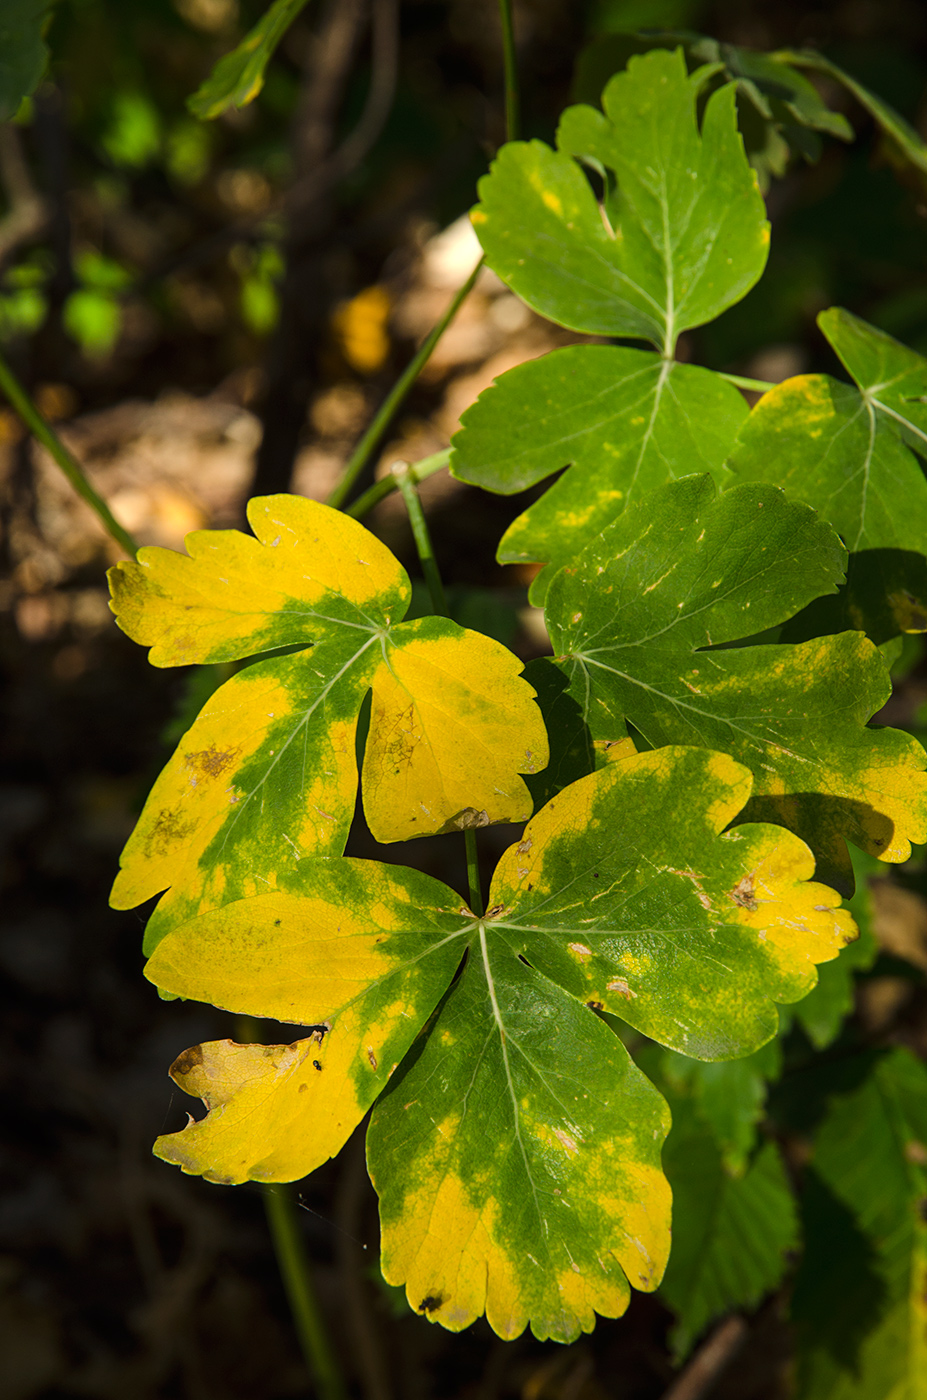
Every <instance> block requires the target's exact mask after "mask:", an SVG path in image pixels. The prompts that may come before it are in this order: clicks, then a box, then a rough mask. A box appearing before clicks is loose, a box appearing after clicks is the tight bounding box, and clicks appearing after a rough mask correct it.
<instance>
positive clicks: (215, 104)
mask: <svg viewBox="0 0 927 1400" xmlns="http://www.w3.org/2000/svg"><path fill="white" fill-rule="evenodd" d="M305 4H306V0H273V4H272V5H271V6H270V8H269V9H268V10H266V11H265V13H264V14H263V15H262V16H261V18H260V19H259V20H258V22H257V24H256V25H255V26H254V28H253V29H251V30H250V31H249V32H248V33H247V34H246V35H245V37H244V39H242V41H241V43H240V44H239V45H238V47H237V48H236V49H233V50H232V52H231V53H227V54H226V55H225V57H224V58H220V59H219V62H218V63H217V64H216V66H215V68H214V69H213V71H212V72H211V73H210V75H209V77H208V78H207V79H206V81H205V83H203V84H202V86H201V87H200V88H199V89H198V90H197V91H196V92H195V93H194V94H193V96H192V97H190V98H188V99H187V106H188V107H189V108H190V111H191V112H192V113H193V115H194V116H195V117H199V118H200V120H201V121H208V120H209V119H210V118H212V117H219V116H221V115H222V113H223V112H225V111H227V110H228V109H229V107H244V106H246V105H247V104H248V103H249V102H253V101H254V99H255V97H257V95H258V93H259V92H260V91H261V88H262V87H263V86H264V70H265V68H266V67H267V65H268V63H269V62H270V59H271V57H272V55H273V52H274V50H275V49H276V47H277V45H278V44H279V43H280V40H281V39H282V38H283V36H284V34H285V33H286V31H287V30H288V29H289V27H290V25H291V24H292V23H293V21H294V19H295V18H296V16H297V15H298V14H299V12H300V10H302V9H303V8H304V6H305Z"/></svg>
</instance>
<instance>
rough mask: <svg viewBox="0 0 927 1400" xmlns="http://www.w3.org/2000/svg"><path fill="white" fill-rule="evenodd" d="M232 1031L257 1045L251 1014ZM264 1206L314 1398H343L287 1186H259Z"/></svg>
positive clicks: (345, 1399) (345, 1393) (258, 1038)
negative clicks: (315, 1392)
mask: <svg viewBox="0 0 927 1400" xmlns="http://www.w3.org/2000/svg"><path fill="white" fill-rule="evenodd" d="M235 1033H236V1035H237V1036H238V1038H239V1040H240V1041H241V1042H242V1043H243V1044H245V1045H260V1044H262V1040H261V1032H260V1026H259V1024H258V1022H257V1021H256V1020H255V1019H254V1017H253V1016H239V1018H238V1021H237V1023H236V1029H235ZM263 1196H264V1210H265V1212H266V1215H267V1225H268V1229H269V1231H270V1238H271V1243H272V1244H273V1247H274V1255H275V1256H276V1259H277V1267H278V1268H279V1270H280V1277H281V1278H282V1280H283V1287H284V1289H285V1291H286V1296H287V1301H288V1302H289V1304H290V1312H291V1314H292V1317H293V1325H294V1326H295V1328H296V1335H297V1337H298V1338H299V1344H300V1347H301V1349H302V1353H303V1358H304V1360H305V1362H306V1367H307V1369H308V1371H309V1375H310V1376H311V1377H312V1380H313V1383H314V1384H315V1387H316V1390H317V1391H318V1395H319V1400H348V1391H347V1386H346V1385H345V1382H344V1377H343V1376H342V1374H341V1368H340V1366H339V1365H338V1358H337V1356H336V1355H335V1352H334V1351H333V1350H332V1348H331V1346H330V1345H329V1340H328V1335H327V1333H326V1331H325V1322H324V1319H323V1317H322V1313H321V1310H320V1309H319V1303H318V1299H317V1298H316V1293H315V1288H314V1286H313V1283H312V1269H311V1267H310V1264H309V1258H308V1256H307V1254H306V1247H305V1244H304V1243H303V1237H302V1232H301V1231H300V1228H299V1217H298V1215H297V1213H296V1206H295V1204H294V1201H293V1196H292V1192H291V1190H290V1188H289V1186H287V1185H274V1186H270V1185H267V1186H264V1187H263Z"/></svg>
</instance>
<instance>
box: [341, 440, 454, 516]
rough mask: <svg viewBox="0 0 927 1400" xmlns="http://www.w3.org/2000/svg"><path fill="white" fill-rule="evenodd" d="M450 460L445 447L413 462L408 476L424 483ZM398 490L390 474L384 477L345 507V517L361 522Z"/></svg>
mask: <svg viewBox="0 0 927 1400" xmlns="http://www.w3.org/2000/svg"><path fill="white" fill-rule="evenodd" d="M450 460H451V449H450V448H449V447H445V448H444V450H443V451H442V452H435V453H433V454H432V455H431V456H430V457H422V458H421V460H420V461H418V462H413V463H412V465H411V466H410V467H409V474H410V476H411V477H412V480H413V481H416V482H418V481H425V480H426V478H428V477H429V476H434V474H435V472H439V471H440V470H441V468H442V467H446V466H447V464H448V462H449V461H450ZM398 490H399V482H398V481H397V480H396V478H395V477H394V476H393V475H392V474H390V475H389V476H384V477H383V478H382V479H381V480H380V481H375V482H374V483H373V485H372V486H369V487H368V488H367V490H366V491H365V492H364V494H363V495H362V496H358V498H357V500H356V501H352V503H351V504H350V505H349V506H346V507H345V512H344V513H345V515H350V516H351V517H352V518H353V519H354V520H362V519H363V517H364V516H365V515H366V514H367V512H368V511H371V510H373V508H374V506H377V505H379V504H380V502H381V501H382V500H385V498H386V497H387V496H391V495H392V493H393V492H394V491H398Z"/></svg>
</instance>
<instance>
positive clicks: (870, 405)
mask: <svg viewBox="0 0 927 1400" xmlns="http://www.w3.org/2000/svg"><path fill="white" fill-rule="evenodd" d="M818 325H819V326H820V328H821V330H822V331H823V332H824V334H825V336H826V337H827V339H828V340H829V341H830V343H831V345H832V346H833V348H834V350H835V352H836V353H837V355H838V356H839V357H840V359H841V361H842V362H843V364H844V366H845V367H846V369H847V371H848V372H849V374H851V375H852V377H853V380H854V381H855V385H849V384H842V383H840V382H839V381H838V380H836V379H831V378H830V376H829V375H826V374H803V375H799V376H798V377H797V378H795V379H787V380H785V382H784V383H782V384H779V385H777V386H776V388H775V389H772V390H771V391H770V392H769V393H768V394H764V396H763V397H762V399H760V401H759V403H758V404H757V405H756V407H755V408H754V410H753V412H752V413H751V414H750V417H749V418H748V419H747V421H746V423H745V424H744V426H743V428H742V430H741V435H740V443H739V445H738V446H737V448H736V449H735V451H734V453H733V454H732V457H731V461H730V464H729V465H730V467H731V469H732V470H733V471H734V473H735V474H736V475H737V476H738V477H741V478H743V479H746V480H750V481H766V480H768V479H769V477H770V475H771V472H772V471H773V469H772V468H771V467H770V463H775V464H776V465H775V468H774V473H775V478H776V481H777V483H778V484H779V485H781V486H783V487H784V488H785V489H786V490H787V491H788V492H789V494H790V495H791V496H795V497H796V498H797V499H798V500H800V501H807V503H808V504H809V505H811V506H814V508H815V509H816V510H818V511H820V513H821V515H823V516H824V518H825V520H829V521H830V522H831V524H832V525H833V526H834V528H835V529H836V530H837V531H838V532H839V533H840V535H842V537H843V539H844V541H845V543H846V545H847V548H848V549H850V550H853V551H857V550H871V549H883V548H887V549H888V548H890V549H899V550H911V551H914V552H917V553H920V554H923V553H925V552H927V481H925V480H924V473H923V470H922V468H921V465H920V463H919V461H918V458H917V457H916V456H915V451H914V450H912V449H915V450H919V451H921V452H923V451H924V448H925V445H927V403H925V396H927V360H925V359H924V358H923V356H922V355H918V354H916V353H915V351H913V350H909V349H908V348H907V346H905V345H901V344H899V342H898V341H897V340H893V339H892V337H891V336H889V335H886V334H885V332H884V331H879V330H876V329H875V327H874V326H869V325H867V324H866V322H865V321H861V320H859V319H858V317H856V316H851V315H850V313H849V312H848V311H843V310H842V309H841V308H840V307H831V309H830V310H829V311H822V312H821V314H820V316H819V317H818ZM922 601H923V600H922Z"/></svg>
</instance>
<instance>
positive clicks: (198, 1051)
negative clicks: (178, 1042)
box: [170, 1045, 203, 1079]
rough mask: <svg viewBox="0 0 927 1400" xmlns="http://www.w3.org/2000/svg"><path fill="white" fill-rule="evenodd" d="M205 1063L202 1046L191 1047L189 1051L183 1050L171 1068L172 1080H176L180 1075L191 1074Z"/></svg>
mask: <svg viewBox="0 0 927 1400" xmlns="http://www.w3.org/2000/svg"><path fill="white" fill-rule="evenodd" d="M202 1063H203V1047H202V1045H191V1046H190V1049H189V1050H183V1051H181V1053H180V1054H179V1055H178V1056H177V1058H176V1060H175V1061H174V1063H173V1064H172V1065H171V1068H170V1075H171V1078H172V1079H176V1078H177V1076H178V1074H189V1073H190V1072H191V1070H194V1069H197V1068H198V1066H199V1065H201V1064H202Z"/></svg>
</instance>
